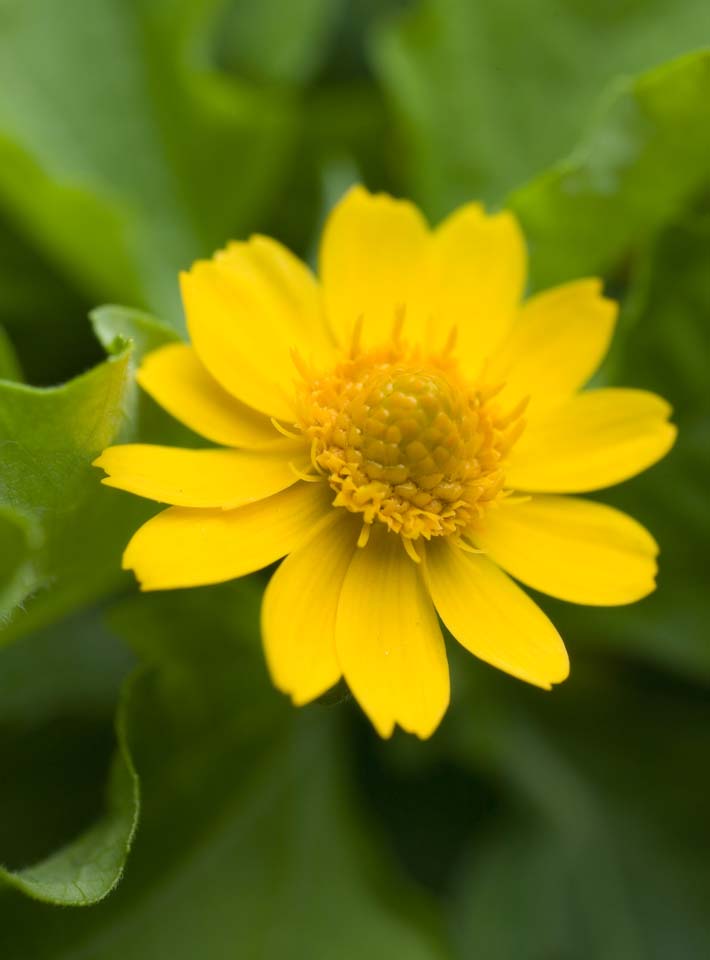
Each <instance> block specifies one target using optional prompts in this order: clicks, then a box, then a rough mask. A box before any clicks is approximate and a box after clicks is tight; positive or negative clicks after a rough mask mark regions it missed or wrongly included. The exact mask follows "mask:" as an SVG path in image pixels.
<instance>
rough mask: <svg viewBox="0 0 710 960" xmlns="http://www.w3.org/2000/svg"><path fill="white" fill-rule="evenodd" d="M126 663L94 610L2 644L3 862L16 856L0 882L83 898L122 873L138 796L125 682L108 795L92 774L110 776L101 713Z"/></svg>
mask: <svg viewBox="0 0 710 960" xmlns="http://www.w3.org/2000/svg"><path fill="white" fill-rule="evenodd" d="M130 665H131V661H130V658H129V657H128V656H127V654H126V651H125V650H122V649H121V648H120V647H118V645H117V644H116V643H115V642H114V641H113V640H112V638H111V637H110V636H109V635H108V634H106V632H105V631H103V632H102V631H101V630H100V622H99V620H98V619H97V618H96V617H95V616H91V615H88V616H87V615H84V616H83V617H81V618H78V619H74V620H72V621H69V622H67V623H66V624H62V625H61V626H59V627H57V628H53V629H51V630H48V631H45V632H44V633H38V634H35V635H34V636H33V637H32V638H30V639H29V640H28V641H27V642H26V643H23V644H18V645H16V646H14V647H12V648H9V649H5V650H3V651H2V656H0V744H2V753H3V775H4V778H5V780H4V785H3V793H2V798H0V822H1V824H2V825H1V826H0V862H3V861H4V862H5V863H7V861H8V858H9V859H10V860H12V861H13V865H14V869H9V868H3V867H0V888H4V890H5V892H7V890H8V889H14V890H18V891H20V892H22V893H23V894H26V895H28V896H30V897H32V898H35V899H37V900H41V901H45V902H47V903H53V904H60V905H64V906H84V905H87V904H90V903H95V902H96V901H98V900H100V899H101V898H102V897H104V896H106V894H107V893H108V892H109V891H110V890H111V889H112V888H113V887H114V886H115V885H116V883H117V882H118V880H119V879H120V876H121V872H122V869H123V865H124V863H125V859H126V856H127V854H128V850H129V848H130V845H131V841H132V838H133V834H134V832H135V828H136V825H137V820H138V805H139V797H138V781H137V777H136V774H135V771H134V769H133V765H132V761H131V758H130V755H129V753H128V748H127V743H126V729H125V725H126V706H127V703H128V701H129V699H130V690H131V686H130V685H129V686H128V687H127V688H126V691H125V696H124V697H123V699H122V701H121V703H120V705H119V709H118V715H117V721H116V733H115V739H116V740H117V750H116V753H115V757H114V759H113V762H112V764H111V765H110V770H109V781H108V786H107V789H106V791H105V793H106V796H105V799H104V800H102V798H101V796H100V793H101V792H104V791H100V790H99V783H95V782H94V780H93V776H94V768H95V767H96V766H97V765H98V770H97V771H96V772H95V776H96V778H97V779H98V781H99V782H100V780H101V779H103V778H104V777H105V776H106V769H105V764H104V760H103V754H104V750H106V749H108V748H109V744H108V743H104V736H103V733H102V731H103V729H104V718H105V716H106V713H107V711H111V709H112V707H113V706H114V705H115V702H116V699H117V696H118V689H117V687H118V682H119V680H120V677H121V676H123V675H125V673H126V671H127V669H128V668H129V667H130ZM109 716H110V713H109ZM79 717H80V718H81V722H80V723H77V718H79ZM109 730H110V725H109ZM109 736H110V734H109V733H108V731H107V736H106V740H108V739H109ZM111 739H113V737H111ZM97 753H98V754H99V756H98V757H97V756H96V754H97ZM94 804H95V805H96V807H97V809H96V813H94ZM87 821H88V823H87ZM91 821H93V822H91ZM3 902H6V901H4V900H3V899H0V910H1V909H2V907H1V904H2V903H3Z"/></svg>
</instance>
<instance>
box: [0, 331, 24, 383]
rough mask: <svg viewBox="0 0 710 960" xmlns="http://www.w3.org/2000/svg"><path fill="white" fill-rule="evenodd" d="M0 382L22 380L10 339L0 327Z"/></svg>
mask: <svg viewBox="0 0 710 960" xmlns="http://www.w3.org/2000/svg"><path fill="white" fill-rule="evenodd" d="M0 380H22V371H21V370H20V364H19V362H18V360H17V355H16V353H15V350H14V347H13V346H12V344H11V343H10V338H9V337H8V335H7V334H6V333H5V331H4V330H3V328H2V327H0Z"/></svg>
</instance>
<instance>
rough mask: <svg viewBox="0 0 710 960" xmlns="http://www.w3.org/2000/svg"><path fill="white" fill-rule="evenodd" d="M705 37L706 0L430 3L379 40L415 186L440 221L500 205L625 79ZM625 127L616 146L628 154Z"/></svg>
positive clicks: (392, 23)
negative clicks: (466, 205)
mask: <svg viewBox="0 0 710 960" xmlns="http://www.w3.org/2000/svg"><path fill="white" fill-rule="evenodd" d="M708 42H710V8H708V6H707V4H705V3H704V2H703V0H679V2H677V3H674V4H672V5H671V4H667V3H664V2H663V0H650V2H644V3H637V2H632V3H625V4H617V3H611V2H603V3H595V4H593V5H589V4H587V5H584V4H580V3H578V2H576V0H565V2H562V3H560V2H557V0H499V2H496V3H471V2H469V0H422V2H420V3H418V4H417V5H416V6H415V7H414V9H413V10H411V11H407V12H406V13H404V14H402V15H401V17H399V18H397V19H391V20H389V21H387V22H385V23H384V24H383V25H382V27H381V29H380V30H379V31H378V32H377V33H376V34H375V36H374V38H373V56H374V62H375V66H376V69H377V71H378V74H379V76H380V78H381V80H382V82H383V84H384V86H385V89H386V91H387V93H388V94H389V96H390V98H391V100H392V102H393V104H394V107H395V109H396V111H397V114H398V115H399V117H400V137H401V140H402V146H401V147H400V149H399V151H398V155H399V158H400V163H401V166H402V168H403V173H404V176H405V178H406V183H407V185H408V192H410V193H412V194H413V195H414V196H415V197H416V198H417V199H418V200H419V201H420V202H422V203H423V205H424V207H425V209H426V210H427V211H428V212H429V213H430V214H431V215H432V216H434V217H436V218H438V217H441V216H443V215H444V214H446V213H448V212H449V211H450V210H451V209H453V207H455V206H457V205H458V204H460V203H462V202H464V201H467V200H471V199H475V198H483V199H485V200H488V201H491V200H493V201H498V202H499V201H500V200H501V199H502V198H503V197H504V196H505V194H506V193H507V192H508V191H509V190H511V189H512V188H514V187H515V186H516V185H517V184H519V183H521V182H523V181H525V180H527V179H528V178H529V177H531V176H532V175H534V174H535V173H537V172H539V171H540V170H544V169H545V168H546V167H547V166H549V165H550V164H551V163H553V162H555V161H556V160H557V159H558V158H559V157H560V156H563V155H564V154H566V153H567V152H568V151H569V150H570V149H571V148H572V146H573V145H574V143H575V141H576V140H577V138H578V137H579V136H580V134H581V133H582V132H583V130H584V129H585V127H586V126H587V122H588V121H587V118H588V116H589V114H590V112H591V111H592V110H593V109H594V108H595V105H596V103H597V100H598V97H599V95H600V92H601V91H602V89H603V88H604V87H606V86H607V85H608V84H609V83H610V82H611V81H613V80H614V79H615V78H616V77H618V76H620V75H630V74H636V73H639V72H640V71H642V70H648V69H649V68H651V67H653V66H655V65H656V64H658V63H661V62H663V61H665V60H668V59H670V58H672V57H676V56H679V55H681V54H684V53H686V52H687V51H689V50H694V49H697V48H698V47H699V46H702V45H703V44H707V43H708ZM624 134H625V136H624V138H623V139H622V140H621V141H620V142H617V143H614V144H612V143H610V144H609V147H610V149H612V148H613V147H615V148H616V150H617V151H618V152H621V154H622V155H623V153H624V152H625V145H626V136H631V137H632V140H633V135H634V132H633V130H629V131H624ZM694 134H695V136H696V137H698V139H700V138H702V136H703V133H702V132H701V131H700V129H699V128H698V127H696V128H695V129H694ZM691 149H693V147H691ZM666 175H667V177H668V178H669V179H670V178H672V175H673V171H672V170H667V171H666Z"/></svg>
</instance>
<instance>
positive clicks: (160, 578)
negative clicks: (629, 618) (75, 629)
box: [96, 187, 675, 737]
mask: <svg viewBox="0 0 710 960" xmlns="http://www.w3.org/2000/svg"><path fill="white" fill-rule="evenodd" d="M181 279H182V293H183V301H184V305H185V311H186V314H187V322H188V329H189V332H190V338H191V345H187V344H174V345H170V346H167V347H163V348H162V349H160V350H158V351H156V352H155V353H153V354H151V355H149V356H148V357H147V358H146V360H145V361H144V363H143V366H142V367H141V370H140V371H139V374H138V379H139V382H140V384H141V385H142V386H143V388H144V389H145V390H146V391H147V392H148V393H149V394H151V395H152V396H153V397H154V399H155V400H157V402H158V403H160V404H161V405H162V406H163V407H165V409H167V410H168V411H169V412H170V413H171V414H173V416H175V417H176V418H177V419H179V420H181V421H182V422H183V423H185V424H186V425H187V426H189V427H191V428H192V429H193V430H195V431H196V432H197V433H199V434H201V435H202V436H203V437H205V438H206V439H207V440H208V441H211V442H212V443H214V444H217V445H218V446H216V447H212V448H209V449H203V450H178V449H171V448H167V447H157V446H149V445H142V444H132V445H126V446H118V447H111V448H109V449H108V450H106V451H105V452H104V453H103V454H102V456H101V457H100V458H99V459H98V460H97V461H96V462H97V465H99V466H101V467H103V468H104V470H105V471H106V473H107V474H108V476H107V477H106V478H105V480H104V482H105V483H107V484H109V485H111V486H115V487H119V488H120V489H123V490H128V491H130V492H132V493H136V494H139V495H141V496H145V497H150V498H152V499H154V500H158V501H161V502H163V503H167V504H170V505H171V506H169V507H168V509H166V510H164V511H163V512H161V513H159V514H158V515H157V516H155V517H154V518H153V519H152V520H149V521H148V523H146V524H145V525H144V526H143V527H141V528H140V529H139V530H138V531H137V533H136V534H135V535H134V537H133V539H132V540H131V542H130V543H129V545H128V548H127V549H126V552H125V555H124V566H125V567H126V568H128V569H131V570H134V571H135V573H136V576H137V577H138V579H139V581H140V583H141V585H142V587H143V589H145V590H157V589H170V588H175V587H190V586H196V585H199V584H209V583H218V582H221V581H225V580H229V579H232V578H234V577H240V576H243V575H245V574H247V573H250V572H252V571H254V570H258V569H260V568H262V567H265V566H267V565H268V564H270V563H273V562H274V561H276V560H278V559H280V558H282V557H284V556H285V557H286V559H285V560H284V561H283V563H282V564H281V566H280V567H279V568H278V569H277V571H276V573H275V574H274V576H273V577H272V579H271V581H270V583H269V586H268V588H267V590H266V594H265V597H264V605H263V614H262V629H263V638H264V646H265V651H266V658H267V662H268V665H269V668H270V671H271V674H272V677H273V680H274V683H275V684H276V686H277V687H279V688H280V689H281V690H283V691H285V692H287V693H288V694H290V696H291V697H292V699H293V701H294V703H296V704H302V703H306V702H308V701H309V700H312V699H314V698H316V697H318V696H320V695H321V694H322V693H324V692H325V691H326V690H327V689H328V688H329V687H331V686H332V685H333V684H335V683H336V682H337V681H338V680H339V679H340V678H341V677H344V678H345V680H346V681H347V683H348V685H349V687H350V689H351V690H352V693H353V694H354V696H355V697H356V699H357V700H358V701H359V703H360V704H361V706H362V708H363V709H364V710H365V712H366V713H367V715H368V716H369V717H370V719H371V720H372V722H373V724H374V725H375V727H376V728H377V730H378V731H379V732H380V734H382V735H383V736H389V735H390V734H391V733H392V731H393V729H394V726H395V725H396V724H399V726H401V727H402V728H403V729H405V730H407V731H410V732H413V733H416V734H418V735H419V736H420V737H427V736H429V735H430V734H431V733H432V732H433V730H434V729H435V728H436V726H437V725H438V723H439V721H440V720H441V717H442V716H443V714H444V711H445V710H446V707H447V705H448V699H449V675H448V666H447V659H446V653H445V649H444V640H443V637H442V633H441V628H440V625H439V618H441V620H442V621H443V622H444V624H445V625H446V627H447V628H448V629H449V630H450V632H451V633H452V634H453V636H454V637H455V638H456V639H457V640H458V641H459V642H460V643H462V644H463V645H464V646H465V647H466V648H467V649H468V650H470V651H471V652H472V653H474V654H476V655H477V656H478V657H480V658H481V659H482V660H485V661H487V662H488V663H490V664H493V665H494V666H496V667H499V668H500V669H502V670H505V671H507V672H508V673H510V674H513V675H514V676H516V677H519V678H521V679H523V680H527V681H528V682H530V683H533V684H536V685H538V686H540V687H545V688H549V687H550V686H551V685H552V684H554V683H559V682H560V681H562V680H564V679H565V678H566V676H567V673H568V669H569V668H568V659H567V654H566V651H565V648H564V645H563V643H562V640H561V639H560V637H559V635H558V633H557V631H556V630H555V628H554V627H553V625H552V624H551V623H550V621H549V620H548V619H547V617H546V616H545V614H544V613H543V612H542V611H541V610H540V609H539V607H537V606H536V604H535V603H533V601H532V600H531V599H530V598H529V597H528V596H527V595H526V594H525V593H524V592H523V591H522V590H521V588H520V587H518V586H517V584H516V583H515V582H514V581H513V580H512V579H511V576H512V577H514V578H515V580H518V581H520V582H522V583H524V584H527V585H528V586H531V587H533V588H535V589H537V590H541V591H543V592H545V593H548V594H550V595H552V596H555V597H560V598H562V599H564V600H569V601H573V602H577V603H587V604H600V605H606V604H609V605H611V604H621V603H629V602H631V601H634V600H637V599H639V598H641V597H643V596H645V595H646V594H648V593H649V592H650V591H651V590H653V587H654V577H655V572H656V562H655V558H656V555H657V552H658V550H657V547H656V544H655V543H654V541H653V539H652V537H651V536H650V535H649V534H648V533H647V532H646V530H644V528H643V527H641V526H640V525H639V524H638V523H636V521H634V520H632V519H631V518H630V517H628V516H626V515H625V514H623V513H620V512H619V511H618V510H615V509H612V508H611V507H608V506H604V505H602V504H599V503H596V502H594V501H591V500H587V499H580V498H578V497H573V496H569V494H578V493H584V492H587V491H592V490H598V489H601V488H603V487H607V486H610V485H611V484H614V483H618V482H619V481H621V480H625V479H627V478H628V477H630V476H633V475H634V474H636V473H638V472H640V471H641V470H643V469H645V468H646V467H648V466H650V465H651V464H652V463H654V462H655V461H656V460H658V459H659V458H660V457H662V456H663V455H664V454H665V453H666V452H667V450H668V449H669V448H670V446H671V445H672V443H673V439H674V436H675V430H674V427H673V426H672V425H670V424H669V423H668V417H669V414H670V408H669V406H668V404H666V403H665V401H663V400H661V399H660V398H659V397H657V396H655V395H654V394H651V393H648V392H645V391H641V390H629V389H612V388H603V389H593V390H585V391H581V388H582V387H583V386H584V385H585V384H586V382H587V381H588V380H589V378H590V376H591V375H592V374H593V373H594V371H595V369H596V368H597V366H598V365H599V363H600V362H601V360H602V358H603V356H604V354H605V352H606V349H607V346H608V344H609V340H610V338H611V335H612V331H613V326H614V320H615V316H616V306H615V304H614V303H613V302H612V301H610V300H608V299H606V298H605V297H603V296H602V294H601V285H600V283H599V282H598V281H597V280H594V279H584V280H578V281H575V282H572V283H568V284H565V285H563V286H561V287H556V288H555V289H553V290H550V291H547V292H544V293H541V294H537V295H536V296H534V297H532V298H530V299H528V300H527V301H525V302H522V294H523V286H524V282H525V249H524V243H523V240H522V237H521V234H520V231H519V228H518V226H517V224H516V221H515V219H514V218H513V217H512V216H511V215H510V214H508V213H502V214H498V215H495V216H486V215H485V214H484V212H483V211H482V209H481V208H480V207H479V206H477V205H469V206H465V207H463V208H462V209H460V210H459V211H457V212H456V213H454V214H453V215H452V216H451V217H449V218H448V219H447V220H446V221H444V223H443V224H441V225H440V226H439V227H438V228H437V229H436V230H433V231H432V230H430V229H429V227H428V226H427V224H426V223H425V221H424V220H423V218H422V217H421V215H420V214H419V212H418V211H417V210H416V208H415V207H413V206H412V205H411V204H409V203H406V202H402V201H396V200H393V199H392V198H390V197H388V196H385V195H376V196H373V195H371V194H369V193H367V192H366V191H365V190H364V189H362V188H361V187H355V188H353V189H352V190H351V191H350V192H349V193H348V194H347V195H346V196H345V197H344V199H343V200H342V201H341V202H340V203H339V204H338V206H337V207H336V208H335V210H334V211H333V213H332V214H331V216H330V219H329V221H328V223H327V225H326V228H325V232H324V236H323V241H322V247H321V258H320V278H319V279H316V278H315V277H314V276H313V275H312V273H311V272H310V271H309V270H308V268H307V267H306V266H305V265H304V264H303V263H301V262H300V261H299V260H297V259H296V258H295V257H294V256H293V255H292V254H291V253H289V252H288V251H287V250H286V249H285V248H284V247H282V246H281V245H280V244H278V243H276V242H275V241H273V240H270V239H267V238H265V237H253V238H252V239H251V240H250V241H249V242H248V243H233V244H230V245H229V246H228V247H227V248H226V249H225V250H223V251H220V252H219V253H217V254H216V255H215V256H214V257H213V259H212V260H209V261H200V262H198V263H196V264H195V265H194V266H193V267H192V269H191V270H190V271H189V272H188V273H185V274H183V275H182V278H181ZM509 575H510V576H509ZM437 614H438V617H437Z"/></svg>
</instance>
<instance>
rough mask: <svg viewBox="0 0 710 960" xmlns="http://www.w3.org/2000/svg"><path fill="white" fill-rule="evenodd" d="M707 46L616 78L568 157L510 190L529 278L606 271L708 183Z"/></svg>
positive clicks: (544, 280) (549, 279)
mask: <svg viewBox="0 0 710 960" xmlns="http://www.w3.org/2000/svg"><path fill="white" fill-rule="evenodd" d="M708 153H710V53H700V54H697V55H691V56H688V57H685V58H683V59H681V60H678V61H676V62H674V63H672V64H669V65H667V66H663V67H659V68H658V69H657V70H652V71H651V72H649V73H647V74H644V75H643V76H641V77H639V78H638V79H637V80H634V81H631V82H629V83H627V84H625V85H624V86H623V87H620V89H619V91H618V93H617V95H616V96H615V98H614V99H613V101H612V102H611V103H610V105H609V107H608V108H607V110H606V112H605V113H604V115H603V116H602V117H601V118H600V119H599V120H598V122H597V123H596V124H595V126H594V128H593V129H592V131H591V132H590V133H589V135H588V136H587V137H586V139H585V140H584V141H583V142H582V143H581V144H580V146H579V147H578V148H577V149H576V150H575V152H574V153H573V154H572V156H571V157H570V159H569V160H567V161H566V162H564V163H562V164H560V165H559V166H557V167H555V168H553V169H552V170H551V171H550V172H548V173H546V174H543V175H542V176H540V177H539V178H538V179H537V180H533V182H532V183H530V184H528V185H527V186H525V187H523V188H521V189H520V190H518V191H516V192H515V193H513V195H512V197H511V198H510V203H511V206H512V208H513V209H514V210H515V212H516V213H517V214H518V216H519V217H520V219H521V221H522V224H523V229H524V231H525V235H526V238H527V240H528V243H529V246H530V251H531V260H532V263H531V267H532V274H533V282H534V285H535V286H538V287H546V286H549V285H551V284H553V283H559V282H560V281H563V280H567V279H570V278H572V277H577V276H583V275H589V274H594V273H597V274H599V273H602V274H603V273H607V272H608V271H609V270H610V268H612V267H617V266H618V265H619V263H620V261H622V260H623V259H624V258H625V257H628V256H629V255H630V254H631V253H632V252H633V250H634V248H638V247H639V246H640V245H641V244H643V242H644V241H647V240H648V239H649V238H651V237H652V236H653V233H654V231H656V230H658V229H659V227H663V226H664V225H666V224H669V223H672V222H673V221H674V220H676V219H678V217H679V216H680V215H681V214H682V213H683V211H684V210H686V209H687V207H688V205H689V203H690V201H692V200H693V199H694V198H695V197H696V196H697V195H699V194H700V193H701V192H702V191H703V190H704V189H707V188H708V186H709V185H710V169H708V162H707V157H708Z"/></svg>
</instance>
